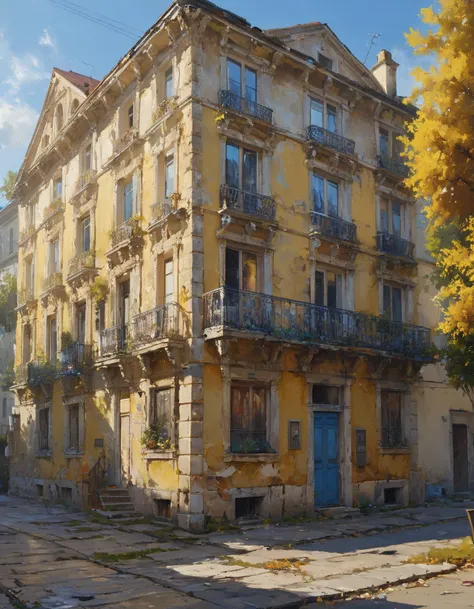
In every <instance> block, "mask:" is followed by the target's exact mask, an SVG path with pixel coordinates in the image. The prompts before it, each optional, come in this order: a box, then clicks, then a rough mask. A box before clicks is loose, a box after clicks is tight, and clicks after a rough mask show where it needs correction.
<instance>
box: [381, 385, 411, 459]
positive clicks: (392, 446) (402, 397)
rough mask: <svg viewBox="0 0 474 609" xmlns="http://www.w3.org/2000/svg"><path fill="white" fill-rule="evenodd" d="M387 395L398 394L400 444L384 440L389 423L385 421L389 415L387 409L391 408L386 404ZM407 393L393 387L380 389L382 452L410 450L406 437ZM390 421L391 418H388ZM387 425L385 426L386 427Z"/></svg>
mask: <svg viewBox="0 0 474 609" xmlns="http://www.w3.org/2000/svg"><path fill="white" fill-rule="evenodd" d="M386 394H397V395H398V399H399V404H398V407H399V410H400V411H399V424H400V428H399V429H398V430H397V431H396V433H398V434H399V436H400V440H399V442H390V441H388V442H387V441H385V439H384V430H385V429H386V428H387V426H388V423H387V421H385V417H386V415H387V407H388V406H390V404H389V403H386V404H384V396H385V395H386ZM406 402H407V392H406V391H404V390H403V389H399V388H392V387H388V386H387V387H385V386H383V387H381V388H380V432H379V446H380V449H381V451H382V452H384V451H391V450H395V451H399V450H402V451H406V450H408V441H407V437H406V435H407V434H406V429H407V423H408V421H407V420H406V416H407V403H406ZM388 418H389V419H390V416H389V417H388ZM384 423H385V425H384Z"/></svg>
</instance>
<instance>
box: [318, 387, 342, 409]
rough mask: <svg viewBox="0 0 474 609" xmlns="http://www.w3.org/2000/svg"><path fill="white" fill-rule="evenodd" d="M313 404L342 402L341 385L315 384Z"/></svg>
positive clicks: (336, 403)
mask: <svg viewBox="0 0 474 609" xmlns="http://www.w3.org/2000/svg"><path fill="white" fill-rule="evenodd" d="M313 404H331V405H333V406H339V405H340V404H341V399H340V389H339V387H331V386H330V385H313Z"/></svg>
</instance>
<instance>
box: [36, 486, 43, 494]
mask: <svg viewBox="0 0 474 609" xmlns="http://www.w3.org/2000/svg"><path fill="white" fill-rule="evenodd" d="M36 494H37V495H38V497H43V495H44V486H43V485H42V484H37V485H36Z"/></svg>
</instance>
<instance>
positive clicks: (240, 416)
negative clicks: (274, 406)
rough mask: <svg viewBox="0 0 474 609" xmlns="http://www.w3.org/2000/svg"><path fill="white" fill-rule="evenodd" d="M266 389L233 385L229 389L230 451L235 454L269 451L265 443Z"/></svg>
mask: <svg viewBox="0 0 474 609" xmlns="http://www.w3.org/2000/svg"><path fill="white" fill-rule="evenodd" d="M266 401H267V389H266V387H264V386H256V385H245V384H238V383H233V384H232V389H231V423H230V428H231V429H230V442H231V450H232V452H236V453H262V452H268V451H269V445H268V442H267V432H266V426H267V409H266Z"/></svg>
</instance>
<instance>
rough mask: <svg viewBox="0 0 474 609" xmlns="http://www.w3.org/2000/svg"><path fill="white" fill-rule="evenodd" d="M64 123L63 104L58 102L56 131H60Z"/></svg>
mask: <svg viewBox="0 0 474 609" xmlns="http://www.w3.org/2000/svg"><path fill="white" fill-rule="evenodd" d="M63 125H64V112H63V105H62V104H58V105H57V108H56V133H59V132H60V131H61V129H62V128H63Z"/></svg>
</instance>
